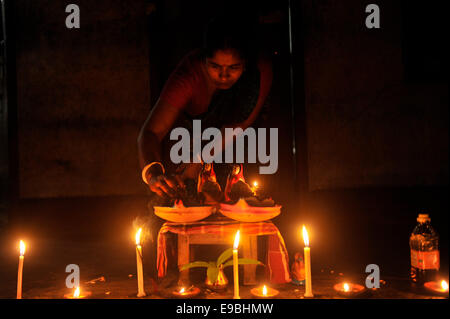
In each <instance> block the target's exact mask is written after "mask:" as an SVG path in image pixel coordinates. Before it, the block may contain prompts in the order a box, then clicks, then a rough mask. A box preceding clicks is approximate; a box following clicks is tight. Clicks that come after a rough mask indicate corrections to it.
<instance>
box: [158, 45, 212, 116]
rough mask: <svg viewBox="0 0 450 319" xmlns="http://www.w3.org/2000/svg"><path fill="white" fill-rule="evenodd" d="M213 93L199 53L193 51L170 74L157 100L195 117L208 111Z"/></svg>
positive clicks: (198, 51)
mask: <svg viewBox="0 0 450 319" xmlns="http://www.w3.org/2000/svg"><path fill="white" fill-rule="evenodd" d="M213 91H214V90H213V87H212V84H211V83H210V80H209V78H208V74H207V72H206V69H205V67H204V63H203V61H202V54H201V51H200V50H194V51H192V52H190V53H189V54H187V55H186V56H185V57H184V58H183V59H182V60H181V61H180V63H179V64H178V65H177V67H176V69H175V70H174V71H173V72H172V73H171V74H170V76H169V78H168V80H167V82H166V83H165V85H164V87H163V89H162V91H161V94H160V97H159V98H160V99H161V100H164V101H165V102H167V103H169V104H170V105H171V106H173V107H176V108H178V109H180V110H185V111H186V112H187V113H188V114H190V115H193V116H195V115H198V114H201V113H204V112H206V111H207V110H208V106H209V104H210V101H211V97H212V94H213Z"/></svg>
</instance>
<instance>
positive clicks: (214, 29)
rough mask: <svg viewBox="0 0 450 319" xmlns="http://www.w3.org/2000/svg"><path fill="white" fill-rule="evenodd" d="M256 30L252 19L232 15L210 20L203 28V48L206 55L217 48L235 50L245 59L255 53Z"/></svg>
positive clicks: (211, 54) (208, 55) (212, 53)
mask: <svg viewBox="0 0 450 319" xmlns="http://www.w3.org/2000/svg"><path fill="white" fill-rule="evenodd" d="M255 40H256V30H255V26H254V24H253V21H252V19H250V18H247V19H245V17H236V16H233V15H227V16H220V17H217V18H214V19H213V20H211V21H210V22H209V23H208V25H207V27H206V30H205V33H204V38H203V49H204V52H205V55H206V57H212V56H213V55H214V52H216V51H217V50H227V49H229V50H235V51H236V52H237V53H238V54H239V55H240V56H241V58H243V59H244V60H246V61H251V60H253V58H254V56H255V54H256V48H255V46H256V41H255Z"/></svg>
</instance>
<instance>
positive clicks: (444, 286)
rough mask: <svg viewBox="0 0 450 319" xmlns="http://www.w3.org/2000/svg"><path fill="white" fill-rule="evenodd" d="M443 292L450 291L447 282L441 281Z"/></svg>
mask: <svg viewBox="0 0 450 319" xmlns="http://www.w3.org/2000/svg"><path fill="white" fill-rule="evenodd" d="M441 288H442V291H448V283H447V282H446V281H445V280H442V281H441Z"/></svg>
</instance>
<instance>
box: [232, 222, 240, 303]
mask: <svg viewBox="0 0 450 319" xmlns="http://www.w3.org/2000/svg"><path fill="white" fill-rule="evenodd" d="M238 247H239V230H238V231H237V232H236V235H235V236H234V245H233V275H234V297H233V298H234V299H241V297H239V268H238V266H239V265H238Z"/></svg>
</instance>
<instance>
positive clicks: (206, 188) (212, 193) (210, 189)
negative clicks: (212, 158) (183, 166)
mask: <svg viewBox="0 0 450 319" xmlns="http://www.w3.org/2000/svg"><path fill="white" fill-rule="evenodd" d="M197 192H198V194H202V195H203V204H205V205H211V204H215V203H218V202H220V201H221V200H222V196H223V194H222V189H221V188H220V185H219V184H218V183H217V178H216V173H215V172H214V168H213V164H212V163H204V164H203V167H202V170H201V171H200V173H199V175H198V182H197Z"/></svg>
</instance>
